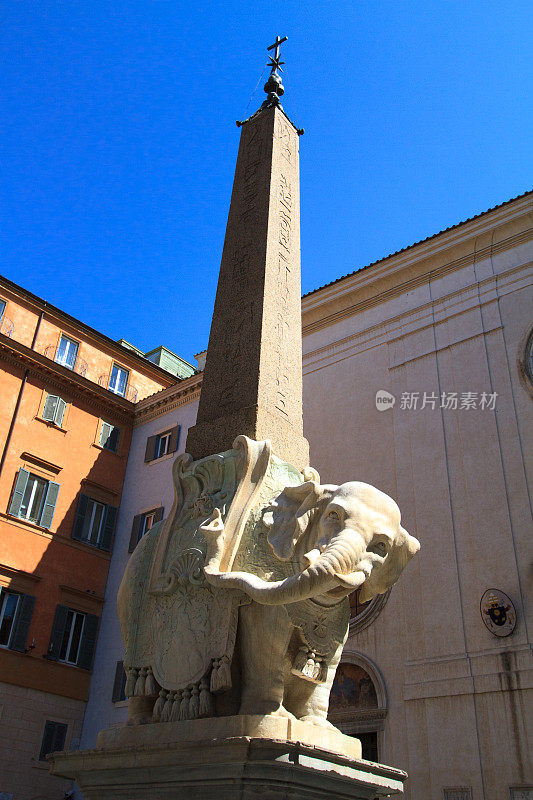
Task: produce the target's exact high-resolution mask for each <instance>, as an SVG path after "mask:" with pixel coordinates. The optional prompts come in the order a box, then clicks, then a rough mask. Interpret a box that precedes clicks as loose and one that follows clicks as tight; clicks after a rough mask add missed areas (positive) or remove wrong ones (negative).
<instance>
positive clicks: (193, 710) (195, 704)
mask: <svg viewBox="0 0 533 800" xmlns="http://www.w3.org/2000/svg"><path fill="white" fill-rule="evenodd" d="M199 694H200V692H199V689H198V685H197V684H194V686H193V687H192V689H191V698H190V700H189V719H198V717H199V715H200V701H199V699H198V695H199Z"/></svg>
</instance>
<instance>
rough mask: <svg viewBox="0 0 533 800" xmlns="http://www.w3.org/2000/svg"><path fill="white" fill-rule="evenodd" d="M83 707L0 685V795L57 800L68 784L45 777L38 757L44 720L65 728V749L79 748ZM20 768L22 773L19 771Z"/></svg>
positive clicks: (44, 766) (46, 773) (45, 769)
mask: <svg viewBox="0 0 533 800" xmlns="http://www.w3.org/2000/svg"><path fill="white" fill-rule="evenodd" d="M84 708H85V703H83V702H81V701H79V700H71V699H69V698H66V697H60V696H58V695H55V694H48V693H46V692H39V691H35V690H34V689H25V688H23V687H21V686H12V685H10V684H7V683H1V684H0V728H1V730H2V736H1V737H0V763H1V764H2V772H1V775H0V794H1V793H5V795H4V794H1V796H2V797H4V796H7V797H9V796H10V795H13V800H58V798H60V797H62V796H63V793H64V792H66V791H67V790H68V789H70V787H71V786H72V782H71V781H68V780H64V779H62V778H56V777H53V776H52V775H50V774H49V768H48V762H47V761H40V760H39V754H40V752H41V745H42V739H43V733H44V727H45V723H46V721H47V720H50V721H53V722H61V723H64V724H67V725H68V728H67V738H66V748H67V749H76V748H77V747H78V746H79V740H80V736H81V727H82V722H83V710H84ZM21 764H23V765H24V769H21Z"/></svg>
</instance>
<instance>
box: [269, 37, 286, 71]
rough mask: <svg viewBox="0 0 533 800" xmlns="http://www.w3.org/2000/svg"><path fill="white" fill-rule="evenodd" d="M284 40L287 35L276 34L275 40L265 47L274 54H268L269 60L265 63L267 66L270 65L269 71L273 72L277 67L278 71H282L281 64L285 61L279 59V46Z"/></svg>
mask: <svg viewBox="0 0 533 800" xmlns="http://www.w3.org/2000/svg"><path fill="white" fill-rule="evenodd" d="M286 41H287V36H284V37H283V38H280V37H279V36H276V41H275V42H274V44H271V45H270V46H269V47H267V50H274V56H269V62H268V64H267V66H269V67H272V69H271V70H270V71H271V72H274V71H275V70H277V69H279V70H280V72H283V70H282V69H281V64H284V63H285V62H284V61H280V58H281V54H280V52H279V46H280V44H283V42H286Z"/></svg>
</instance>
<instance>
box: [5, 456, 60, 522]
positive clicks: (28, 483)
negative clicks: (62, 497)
mask: <svg viewBox="0 0 533 800" xmlns="http://www.w3.org/2000/svg"><path fill="white" fill-rule="evenodd" d="M58 493H59V484H58V483H54V482H53V481H47V480H46V479H45V478H41V477H40V476H39V475H34V474H33V473H31V472H28V471H27V470H25V469H19V472H18V476H17V480H16V483H15V489H14V491H13V497H12V499H11V504H10V506H9V513H10V514H11V515H12V516H14V517H19V519H25V520H27V521H28V522H34V523H35V524H36V525H40V526H41V527H42V528H50V526H51V524H52V519H53V517H54V511H55V506H56V502H57V496H58Z"/></svg>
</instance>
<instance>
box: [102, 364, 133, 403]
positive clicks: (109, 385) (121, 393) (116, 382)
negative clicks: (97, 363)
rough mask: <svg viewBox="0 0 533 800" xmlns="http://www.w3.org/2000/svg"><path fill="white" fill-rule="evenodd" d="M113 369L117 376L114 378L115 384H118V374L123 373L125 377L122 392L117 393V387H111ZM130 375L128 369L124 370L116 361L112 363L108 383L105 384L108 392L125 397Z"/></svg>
mask: <svg viewBox="0 0 533 800" xmlns="http://www.w3.org/2000/svg"><path fill="white" fill-rule="evenodd" d="M114 369H116V370H117V376H116V380H115V384H118V376H119V373H120V372H124V373H125V375H126V382H125V383H124V390H123V391H122V392H119V391H118V390H117V389H118V386H116V388H113V387H112V386H111V382H112V380H113V370H114ZM130 375H131V372H130V370H129V369H126V367H122V366H121V365H120V364H118V363H117V362H116V361H113V364H112V366H111V372H110V373H109V381H108V383H107V388H108V390H109V391H110V392H113V394H116V395H118V396H119V397H126V392H127V391H128V385H129V382H130Z"/></svg>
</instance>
